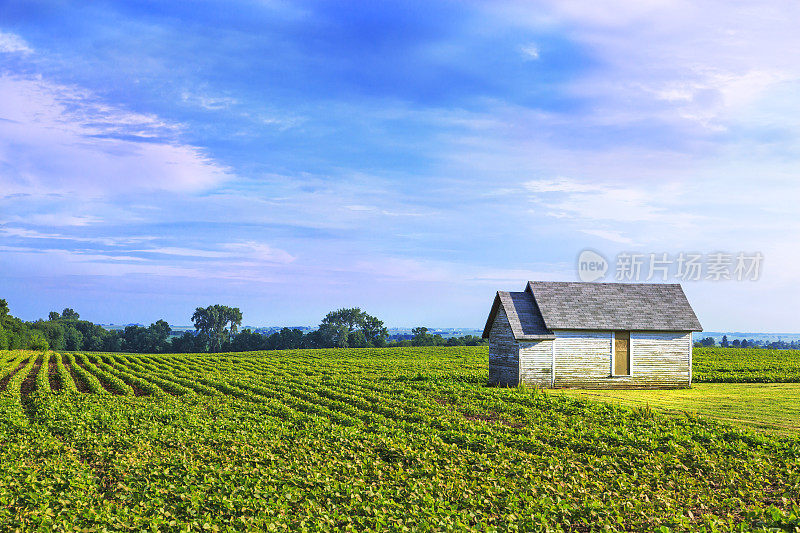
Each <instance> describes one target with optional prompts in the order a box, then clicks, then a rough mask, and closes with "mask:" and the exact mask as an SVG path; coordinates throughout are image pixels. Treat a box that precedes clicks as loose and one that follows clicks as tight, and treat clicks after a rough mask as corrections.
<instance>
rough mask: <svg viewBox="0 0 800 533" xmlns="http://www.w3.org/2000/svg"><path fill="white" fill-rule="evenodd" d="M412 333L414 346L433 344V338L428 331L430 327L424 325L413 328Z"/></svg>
mask: <svg viewBox="0 0 800 533" xmlns="http://www.w3.org/2000/svg"><path fill="white" fill-rule="evenodd" d="M411 334H412V335H413V338H412V339H411V344H412V345H413V346H431V345H432V344H433V338H432V336H431V335H430V334H429V333H428V328H426V327H424V326H420V327H416V328H413V329H412V330H411Z"/></svg>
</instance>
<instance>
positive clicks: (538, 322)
mask: <svg viewBox="0 0 800 533" xmlns="http://www.w3.org/2000/svg"><path fill="white" fill-rule="evenodd" d="M501 307H502V308H503V311H505V313H506V316H507V317H508V322H509V323H510V324H511V331H512V332H513V333H514V338H515V339H516V340H543V339H554V338H555V336H554V335H553V332H552V331H550V330H548V329H547V328H546V327H545V325H544V321H543V320H542V315H541V313H540V312H539V309H538V308H537V307H536V301H535V300H534V299H533V298H532V297H531V294H530V293H528V292H503V291H498V292H497V295H496V296H495V298H494V303H493V304H492V310H491V312H490V313H489V318H488V319H487V320H486V326H485V327H484V329H483V338H489V333H490V332H491V330H492V325H493V324H494V320H495V317H497V313H498V311H499V309H500V308H501Z"/></svg>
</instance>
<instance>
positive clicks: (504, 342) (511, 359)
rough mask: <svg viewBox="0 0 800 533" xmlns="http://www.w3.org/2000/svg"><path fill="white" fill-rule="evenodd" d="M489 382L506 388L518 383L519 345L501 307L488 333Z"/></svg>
mask: <svg viewBox="0 0 800 533" xmlns="http://www.w3.org/2000/svg"><path fill="white" fill-rule="evenodd" d="M489 382H490V383H492V384H495V385H501V386H506V387H513V386H515V385H517V384H518V383H519V344H517V341H516V340H515V339H514V332H513V331H512V330H511V323H510V322H509V321H508V316H506V312H505V310H504V309H503V308H502V307H500V309H499V310H498V311H497V316H495V318H494V323H493V324H492V329H491V331H490V332H489Z"/></svg>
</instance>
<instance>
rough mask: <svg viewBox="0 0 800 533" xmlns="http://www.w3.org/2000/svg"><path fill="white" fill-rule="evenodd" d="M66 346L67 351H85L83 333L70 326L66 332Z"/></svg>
mask: <svg viewBox="0 0 800 533" xmlns="http://www.w3.org/2000/svg"><path fill="white" fill-rule="evenodd" d="M64 346H65V348H66V349H67V350H69V351H72V352H77V351H80V350H82V349H83V333H81V332H80V331H78V330H77V329H76V328H75V327H74V326H69V327H68V328H67V329H66V331H64Z"/></svg>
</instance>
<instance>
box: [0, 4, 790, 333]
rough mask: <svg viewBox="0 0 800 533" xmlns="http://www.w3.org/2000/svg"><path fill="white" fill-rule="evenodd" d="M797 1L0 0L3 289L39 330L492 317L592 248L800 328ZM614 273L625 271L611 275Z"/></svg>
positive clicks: (740, 322) (734, 325)
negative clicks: (736, 269)
mask: <svg viewBox="0 0 800 533" xmlns="http://www.w3.org/2000/svg"><path fill="white" fill-rule="evenodd" d="M799 19H800V6H798V5H797V4H795V3H791V2H785V3H782V2H775V3H771V4H770V5H769V6H766V7H765V6H763V5H760V4H752V5H751V4H748V3H747V2H740V3H736V4H735V5H730V4H729V3H725V2H707V3H703V4H702V5H697V4H695V3H688V2H672V1H667V0H664V1H652V2H631V3H628V4H625V3H618V2H606V1H596V2H590V3H589V2H585V3H581V2H572V1H560V2H524V3H522V2H521V3H514V2H501V1H493V2H487V3H476V2H441V3H431V2H424V3H423V2H417V3H415V2H394V3H393V2H386V3H379V4H378V3H352V2H347V3H335V2H319V3H313V2H280V1H276V2H270V1H266V2H239V3H236V4H232V3H230V2H196V3H191V4H190V3H184V2H171V3H164V2H124V3H123V2H119V3H116V2H92V3H80V4H77V5H76V4H73V5H70V6H65V5H64V4H63V3H61V2H29V1H26V2H4V1H0V269H2V272H0V297H3V298H6V299H7V300H8V301H9V304H10V306H11V309H12V312H14V313H15V314H17V315H18V316H21V317H23V318H25V319H35V318H39V317H43V316H46V314H47V312H48V311H50V310H54V309H62V308H64V307H67V306H69V307H74V308H75V309H77V310H78V311H79V312H80V313H81V315H82V316H83V317H84V318H87V319H90V320H94V321H97V322H114V323H125V322H141V323H146V324H147V323H150V322H153V321H155V320H157V319H159V318H166V319H167V320H169V321H170V322H171V323H174V324H186V323H188V322H189V317H190V316H191V314H192V311H193V309H194V308H195V307H197V306H200V305H203V306H205V305H209V304H212V303H224V304H228V305H236V306H239V307H240V308H241V309H242V311H243V312H244V316H245V322H246V323H248V324H275V325H300V324H308V325H311V324H316V323H318V322H319V320H320V318H321V317H322V316H323V315H324V314H325V313H326V312H327V311H329V310H331V309H334V308H338V307H343V306H360V307H362V308H363V309H365V310H367V311H368V312H370V313H372V314H375V315H377V316H379V317H381V318H383V319H384V321H385V322H386V323H387V324H388V325H390V326H412V325H420V324H422V325H428V326H435V327H440V326H454V327H472V326H478V327H480V326H482V324H483V321H484V320H485V316H486V314H487V313H488V308H489V306H490V303H491V299H492V296H493V294H494V291H496V290H498V289H500V290H521V288H522V287H523V285H524V282H525V280H527V279H544V280H575V279H577V275H576V267H575V262H576V258H577V255H578V253H579V252H580V251H581V250H583V249H585V248H591V249H594V250H597V251H599V252H601V253H602V254H603V255H605V256H606V257H607V258H609V259H610V260H613V258H614V257H615V256H616V255H617V254H618V253H620V252H623V251H638V252H642V253H645V254H646V253H669V254H670V255H677V254H678V253H680V252H699V253H703V254H709V253H713V252H716V251H720V250H722V251H729V252H731V253H737V252H740V251H743V252H748V253H750V252H756V251H758V252H761V253H762V254H763V256H764V263H763V271H762V275H761V277H760V279H759V280H758V281H750V282H739V281H721V282H712V281H707V280H703V281H697V282H687V283H686V284H684V287H685V290H686V292H687V294H688V296H689V299H690V301H691V302H692V304H693V305H694V307H695V309H696V311H697V313H698V316H699V317H700V319H701V322H702V323H703V325H704V326H705V327H706V329H709V330H719V329H728V330H745V331H800V319H798V318H797V313H795V312H794V308H795V305H796V304H795V302H797V301H798V299H800V289H799V288H798V283H797V281H798V280H797V275H796V274H795V272H797V271H798V268H797V265H798V262H800V252H798V250H797V242H800V214H799V213H800V210H799V209H798V201H799V200H800V180H798V176H800V173H799V172H798V171H800V156H798V154H800V150H798V148H799V146H798V139H800V120H798V119H800V97H798V94H800V91H798V89H799V88H800V87H799V85H800V83H799V82H800V63H798V62H797V61H796V58H797V57H799V56H800V38H799V37H798V36H797V32H796V28H795V24H794V23H793V21H796V20H799ZM610 280H611V278H609V281H610Z"/></svg>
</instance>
